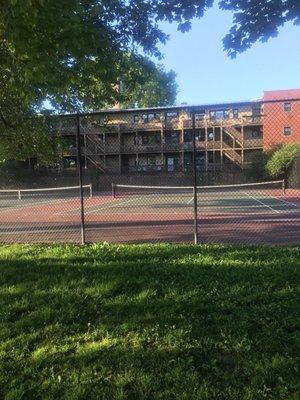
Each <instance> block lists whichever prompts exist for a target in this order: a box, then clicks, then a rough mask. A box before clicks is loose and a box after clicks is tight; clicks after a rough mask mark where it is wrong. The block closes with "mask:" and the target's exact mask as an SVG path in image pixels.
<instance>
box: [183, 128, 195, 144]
mask: <svg viewBox="0 0 300 400" xmlns="http://www.w3.org/2000/svg"><path fill="white" fill-rule="evenodd" d="M192 140H193V134H192V132H191V131H185V132H184V142H185V143H189V142H191V141H192Z"/></svg>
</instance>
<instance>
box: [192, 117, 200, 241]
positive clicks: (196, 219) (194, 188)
mask: <svg viewBox="0 0 300 400" xmlns="http://www.w3.org/2000/svg"><path fill="white" fill-rule="evenodd" d="M192 134H193V175H194V185H193V186H194V187H193V195H194V244H198V243H199V240H198V239H199V238H198V196H197V165H196V121H195V111H194V110H192Z"/></svg>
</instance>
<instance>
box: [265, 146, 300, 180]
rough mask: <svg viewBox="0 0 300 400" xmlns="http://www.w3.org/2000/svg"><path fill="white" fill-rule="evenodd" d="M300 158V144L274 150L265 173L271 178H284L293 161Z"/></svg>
mask: <svg viewBox="0 0 300 400" xmlns="http://www.w3.org/2000/svg"><path fill="white" fill-rule="evenodd" d="M298 157H300V143H291V144H286V145H284V146H282V147H280V148H279V149H277V150H275V151H274V153H273V154H272V155H271V157H270V159H269V160H268V162H267V164H266V172H267V173H268V174H269V175H270V176H271V177H273V178H278V177H285V175H286V172H287V171H288V169H289V168H290V167H291V165H292V163H293V161H294V160H295V159H296V158H298Z"/></svg>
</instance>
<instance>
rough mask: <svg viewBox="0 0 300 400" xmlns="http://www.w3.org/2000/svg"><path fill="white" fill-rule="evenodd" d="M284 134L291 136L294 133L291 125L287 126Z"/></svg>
mask: <svg viewBox="0 0 300 400" xmlns="http://www.w3.org/2000/svg"><path fill="white" fill-rule="evenodd" d="M283 134H284V136H290V135H291V134H292V128H290V127H285V128H284V130H283Z"/></svg>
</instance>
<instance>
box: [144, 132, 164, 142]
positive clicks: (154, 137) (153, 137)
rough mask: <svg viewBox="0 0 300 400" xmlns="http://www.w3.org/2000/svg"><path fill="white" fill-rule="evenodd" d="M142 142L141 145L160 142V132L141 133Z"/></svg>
mask: <svg viewBox="0 0 300 400" xmlns="http://www.w3.org/2000/svg"><path fill="white" fill-rule="evenodd" d="M142 144H143V145H153V144H160V134H159V133H155V134H153V133H151V134H146V135H142Z"/></svg>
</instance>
